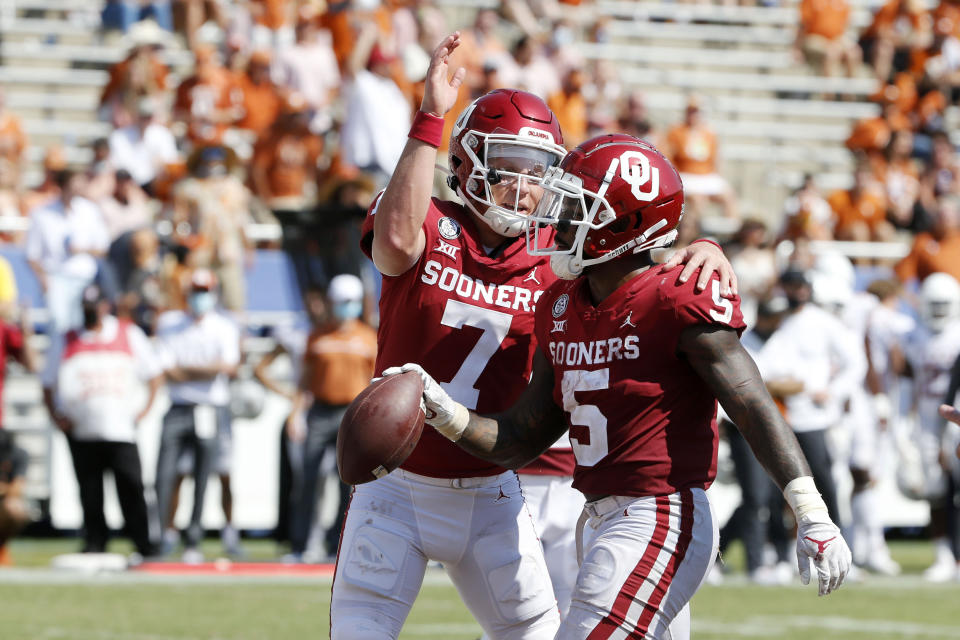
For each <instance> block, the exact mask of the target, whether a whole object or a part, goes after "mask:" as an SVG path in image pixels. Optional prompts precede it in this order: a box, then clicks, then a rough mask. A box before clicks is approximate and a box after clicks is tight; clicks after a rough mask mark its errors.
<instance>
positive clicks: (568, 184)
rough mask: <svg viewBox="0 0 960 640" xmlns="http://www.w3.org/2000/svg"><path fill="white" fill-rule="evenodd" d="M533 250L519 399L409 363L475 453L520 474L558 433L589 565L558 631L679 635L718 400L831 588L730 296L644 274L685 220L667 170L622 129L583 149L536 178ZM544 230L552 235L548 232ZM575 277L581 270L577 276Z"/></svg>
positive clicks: (701, 556) (449, 430) (831, 534)
mask: <svg viewBox="0 0 960 640" xmlns="http://www.w3.org/2000/svg"><path fill="white" fill-rule="evenodd" d="M541 188H542V189H543V190H544V195H543V197H542V198H541V199H540V202H539V205H538V208H537V209H536V210H535V211H534V212H533V214H532V215H531V222H530V224H529V225H528V229H527V246H528V250H529V251H530V252H531V253H532V254H534V255H544V254H548V255H550V256H551V261H550V265H551V267H552V268H553V270H554V271H555V272H556V274H557V275H558V276H559V277H560V278H562V279H561V280H558V281H557V282H555V283H554V284H553V285H552V286H551V287H550V288H549V289H548V290H547V291H546V293H544V295H543V296H542V297H541V298H540V302H539V304H538V305H537V311H536V324H535V327H536V328H535V332H536V338H537V345H538V346H537V350H536V355H535V357H534V363H533V376H532V379H531V382H530V385H529V386H528V388H527V389H526V390H525V391H524V392H523V394H522V395H521V396H520V398H519V400H518V401H517V403H516V404H515V405H514V406H513V407H511V408H510V409H508V410H506V411H503V412H500V413H496V414H493V415H492V416H489V417H483V416H480V415H477V414H476V413H473V412H470V411H468V410H467V409H466V407H464V406H463V405H461V404H459V403H457V402H455V401H454V400H452V399H451V398H450V397H449V396H448V394H447V393H446V392H445V391H444V389H443V388H441V387H440V385H438V384H437V383H436V382H435V381H434V380H433V378H431V377H430V376H429V375H427V373H425V372H424V371H423V369H421V368H420V367H419V366H418V365H404V366H403V367H402V368H391V369H390V370H388V371H386V372H384V373H385V375H391V374H393V373H396V372H398V371H401V370H415V371H417V372H418V373H419V374H420V375H421V377H422V378H423V380H424V402H425V405H426V411H427V415H428V420H427V421H428V422H429V423H430V424H432V425H433V426H434V427H435V428H436V430H437V431H438V432H439V433H441V434H442V435H444V436H445V437H447V438H449V439H450V440H452V441H454V442H457V443H458V444H459V445H460V446H461V447H462V448H463V449H464V450H466V451H469V452H470V453H472V454H473V455H475V456H477V457H479V458H482V459H485V460H489V461H491V462H494V463H496V464H500V465H503V466H505V467H508V468H518V467H521V466H522V465H524V464H526V462H527V461H528V460H530V459H531V458H533V457H535V456H537V455H539V454H540V453H541V452H542V451H543V450H544V449H546V448H547V447H548V446H550V443H552V442H553V441H554V440H556V439H557V438H558V437H560V435H561V434H563V433H564V432H565V431H566V430H567V429H568V427H569V437H570V440H571V442H572V443H573V450H574V453H575V454H576V458H577V466H576V470H575V472H574V487H576V488H578V489H579V490H580V491H582V492H583V493H584V494H585V496H586V500H587V503H586V505H585V507H584V512H583V516H582V517H581V525H582V528H581V530H580V532H579V533H580V534H581V536H582V548H581V550H580V551H581V553H582V556H581V557H582V562H581V567H580V572H579V576H578V578H577V582H576V586H575V588H574V592H573V597H572V602H571V604H570V609H569V612H568V614H567V616H566V617H565V618H564V619H563V622H562V624H561V627H560V630H559V631H558V633H557V635H556V637H557V638H560V639H563V640H583V639H584V638H589V639H591V640H595V639H600V638H670V639H672V640H677V639H678V638H687V637H689V608H688V606H687V603H688V602H689V600H690V598H691V597H692V596H693V594H694V592H695V591H696V590H697V588H698V587H699V585H700V583H701V582H702V581H703V579H704V577H705V576H706V574H707V572H708V570H709V568H710V566H711V565H712V563H713V559H714V556H715V555H716V550H717V537H718V535H717V526H716V523H715V521H714V519H713V515H712V511H711V508H710V504H709V502H708V500H707V497H706V494H705V490H706V489H707V488H708V487H709V486H710V484H711V482H712V481H713V479H714V476H715V473H716V461H717V439H718V438H717V426H716V407H717V400H718V399H719V400H720V402H721V403H722V404H723V407H724V409H725V410H726V411H727V413H728V414H729V415H730V417H731V418H732V419H733V421H734V422H735V423H736V424H737V425H738V426H739V428H740V430H741V431H742V432H743V434H744V437H745V438H746V440H747V441H748V442H749V443H750V446H751V447H752V449H753V451H754V453H755V454H756V456H757V458H758V459H759V460H760V462H761V463H762V464H763V465H764V467H765V468H766V469H767V471H768V473H769V474H770V475H771V477H772V478H773V479H774V480H775V481H776V482H777V484H778V485H779V486H780V487H781V489H783V491H784V495H785V497H786V499H787V500H788V502H789V503H790V505H791V507H792V508H793V510H794V512H795V514H796V516H797V521H798V527H799V529H798V542H797V559H798V563H799V567H800V572H801V579H802V580H803V581H804V582H806V581H808V580H809V576H810V564H809V563H810V561H811V560H813V562H814V565H815V567H816V570H817V573H818V574H819V583H820V585H819V586H820V594H821V595H824V594H827V593H830V592H831V591H833V590H834V589H836V588H837V587H839V586H840V584H841V583H842V582H843V579H844V576H845V575H846V573H847V570H848V568H849V566H850V550H849V549H848V548H847V545H846V543H845V542H844V540H843V538H842V537H841V535H840V530H839V529H838V528H837V527H836V526H835V525H834V524H833V522H831V521H830V518H829V516H828V514H827V509H826V506H825V505H824V503H823V500H822V499H821V498H820V494H819V493H818V492H817V489H816V487H815V486H814V483H813V479H812V478H811V477H810V469H809V467H808V466H807V462H806V460H805V459H804V456H803V453H802V452H801V450H800V448H799V445H798V444H797V440H796V438H795V437H794V435H793V432H792V431H791V429H790V427H788V426H787V425H786V423H784V421H783V419H782V417H781V415H780V412H779V411H778V410H777V407H776V405H775V404H774V402H773V400H772V399H771V398H770V396H769V394H768V393H767V391H766V389H765V387H764V384H763V381H762V380H761V378H760V374H759V373H758V372H757V368H756V366H755V365H754V363H753V361H752V360H751V359H750V356H749V355H747V353H746V351H745V350H744V349H743V347H742V346H741V345H740V341H739V333H740V331H742V330H743V327H744V324H743V318H742V316H741V315H740V309H739V298H735V299H733V300H730V299H726V298H723V297H722V296H721V295H720V286H719V283H718V282H717V281H716V280H713V281H711V286H709V287H707V288H706V290H704V291H702V292H697V291H696V290H695V289H694V287H693V284H692V283H690V282H687V283H683V284H677V282H676V279H675V278H674V277H673V274H671V273H663V272H661V271H660V270H658V269H654V268H651V267H652V263H651V261H650V256H649V251H650V250H651V249H653V248H656V247H660V246H665V245H668V244H669V243H670V242H672V241H673V239H674V237H675V235H676V226H677V224H678V222H679V220H680V217H681V215H682V211H683V188H682V185H681V182H680V177H679V175H678V174H677V172H676V170H675V169H674V168H673V166H671V165H670V163H669V162H668V161H667V159H666V158H664V157H663V156H662V155H661V154H660V153H659V152H658V151H657V150H656V149H654V148H653V147H652V146H650V145H648V144H647V143H645V142H643V141H641V140H639V139H637V138H633V137H631V136H626V135H608V136H601V137H598V138H594V139H592V140H588V141H587V142H584V143H583V144H582V145H580V146H579V147H577V148H576V149H574V150H573V151H571V152H570V153H569V154H568V155H567V156H566V158H565V159H564V161H563V162H562V163H561V164H560V165H559V167H555V168H551V169H550V170H548V171H547V173H546V175H545V176H544V179H543V181H542V184H541ZM546 226H552V227H555V228H556V229H557V231H556V235H555V237H553V236H551V234H549V233H544V232H545V230H546V229H545V227H546ZM581 274H582V275H581Z"/></svg>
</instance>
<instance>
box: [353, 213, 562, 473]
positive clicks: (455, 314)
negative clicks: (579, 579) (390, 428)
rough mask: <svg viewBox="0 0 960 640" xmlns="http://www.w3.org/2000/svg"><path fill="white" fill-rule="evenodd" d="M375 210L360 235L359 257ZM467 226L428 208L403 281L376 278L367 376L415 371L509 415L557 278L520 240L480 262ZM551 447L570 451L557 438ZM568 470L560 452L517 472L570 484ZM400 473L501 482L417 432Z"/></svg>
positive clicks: (491, 469) (480, 463)
mask: <svg viewBox="0 0 960 640" xmlns="http://www.w3.org/2000/svg"><path fill="white" fill-rule="evenodd" d="M376 207H377V202H375V203H374V205H373V207H372V208H371V213H370V215H368V216H367V218H366V220H365V221H364V227H363V237H362V240H361V246H362V248H363V251H364V252H365V253H366V254H367V256H368V257H370V252H371V247H372V242H373V219H374V215H375V214H376ZM474 224H475V223H474V219H473V217H472V214H471V213H469V212H468V211H467V210H466V209H464V208H463V207H462V206H460V205H458V204H456V203H454V202H447V201H443V200H438V199H436V198H434V199H432V200H431V203H430V208H429V210H428V211H427V217H426V220H425V221H424V223H423V231H424V234H425V235H426V245H425V246H424V251H423V255H421V256H420V259H419V260H418V261H417V263H416V264H415V265H413V266H412V267H411V268H410V269H408V270H407V271H406V272H405V273H403V274H401V275H399V276H384V277H383V287H382V290H381V293H380V330H379V332H378V334H377V346H378V352H377V364H376V371H377V375H380V373H381V372H382V371H383V370H384V369H386V368H388V367H393V366H400V365H402V364H404V363H407V362H415V363H417V364H419V365H420V366H422V367H423V368H424V369H425V370H426V371H427V372H428V373H429V374H430V375H431V376H433V377H434V379H436V380H437V381H438V382H439V383H440V384H441V386H442V387H443V388H444V389H445V390H446V391H447V393H449V394H450V396H451V397H452V398H453V399H454V400H457V401H458V402H460V403H462V404H464V405H465V406H467V407H468V408H470V409H475V410H477V411H478V412H480V413H492V412H497V411H503V410H504V409H507V408H508V407H510V406H511V405H512V404H513V403H514V402H515V401H516V399H517V398H518V397H519V395H520V394H521V393H522V392H523V390H524V389H525V388H526V386H527V384H528V382H529V380H530V370H531V366H532V362H533V353H534V348H535V347H534V336H533V323H534V312H535V311H536V305H537V301H538V300H539V299H540V296H541V295H543V292H544V290H546V288H547V287H548V286H549V285H550V284H551V283H552V282H553V281H554V280H555V279H556V277H555V276H554V275H553V272H552V271H551V270H550V266H549V264H547V261H546V260H545V259H544V258H543V257H533V256H530V255H528V254H527V252H526V248H525V243H524V242H523V239H522V238H518V239H517V240H516V241H515V242H513V243H512V244H511V245H510V246H509V247H507V249H506V250H505V251H504V252H503V253H502V255H500V256H498V257H496V258H491V257H488V256H487V254H486V252H485V251H484V249H483V246H482V244H481V243H480V240H479V238H478V236H477V234H476V228H475V226H474ZM559 444H560V445H561V447H562V446H563V445H565V446H567V447H569V442H568V441H567V439H566V436H564V437H563V438H561V440H560V441H559ZM573 466H574V461H573V455H572V453H571V452H570V450H569V448H552V449H550V450H549V451H547V452H546V453H545V454H544V455H543V456H541V458H540V459H539V460H538V461H536V462H534V463H532V464H531V465H529V466H528V467H526V468H524V469H523V472H524V473H543V474H552V475H571V474H572V473H573ZM402 467H403V468H404V469H406V470H408V471H412V472H413V473H419V474H421V475H426V476H432V477H438V478H461V477H462V478H466V477H475V476H488V475H495V474H497V473H501V472H503V469H502V468H501V467H498V466H496V465H493V464H491V463H489V462H486V461H485V460H480V459H479V458H476V457H474V456H471V455H470V454H468V453H467V452H466V451H464V450H463V449H461V448H460V447H458V446H457V445H455V444H454V443H452V442H450V441H449V440H447V439H446V438H444V437H443V436H441V435H440V434H439V433H437V432H436V431H434V430H433V429H424V431H423V435H422V436H421V437H420V442H419V443H418V444H417V446H416V448H415V449H414V450H413V453H411V454H410V457H409V458H407V460H406V462H404V464H403V465H402Z"/></svg>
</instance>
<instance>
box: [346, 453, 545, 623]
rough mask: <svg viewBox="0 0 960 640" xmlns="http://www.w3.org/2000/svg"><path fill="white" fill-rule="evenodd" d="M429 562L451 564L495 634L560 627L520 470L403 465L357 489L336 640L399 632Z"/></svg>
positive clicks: (349, 519) (466, 600)
mask: <svg viewBox="0 0 960 640" xmlns="http://www.w3.org/2000/svg"><path fill="white" fill-rule="evenodd" d="M428 560H436V561H439V562H442V563H443V565H444V568H445V569H446V570H447V573H448V574H449V576H450V578H451V579H452V580H453V583H454V585H456V587H457V590H458V591H459V593H460V597H461V598H463V601H464V603H465V604H466V605H467V608H469V609H470V611H471V613H473V615H474V616H475V617H476V619H477V621H478V622H479V623H480V626H481V627H483V629H484V631H485V632H486V633H487V635H488V636H489V637H490V638H493V639H494V640H542V639H544V638H552V637H553V636H554V634H555V633H556V630H557V628H558V625H559V620H560V615H559V612H558V610H557V602H556V598H555V597H554V594H553V589H552V588H551V586H550V578H549V574H548V573H547V567H546V563H545V562H544V559H543V550H542V549H541V547H540V541H539V540H538V539H537V534H536V531H535V529H534V526H533V520H532V519H531V517H530V512H529V511H528V510H527V506H526V504H525V503H524V500H523V494H522V493H521V491H520V483H519V481H518V480H517V475H516V473H514V472H513V471H508V472H505V473H502V474H500V475H497V476H493V477H489V478H456V479H442V478H428V477H425V476H420V475H417V474H414V473H410V472H408V471H404V470H402V469H398V470H396V471H394V472H393V473H391V474H389V475H388V476H385V477H384V478H381V479H379V480H375V481H373V482H369V483H366V484H361V485H357V486H356V487H355V488H354V492H353V497H352V498H351V501H350V507H349V509H348V511H347V517H346V522H345V524H344V530H343V537H342V540H341V543H340V550H339V553H338V555H337V569H336V573H335V576H334V582H333V596H332V599H331V603H330V625H331V638H332V640H387V639H391V640H392V639H394V638H397V637H398V636H399V635H400V629H401V627H402V626H403V623H404V621H405V620H406V618H407V615H408V614H409V613H410V608H411V607H412V606H413V601H414V600H415V599H416V597H417V593H418V592H419V591H420V585H421V584H422V583H423V576H424V571H425V569H426V565H427V561H428Z"/></svg>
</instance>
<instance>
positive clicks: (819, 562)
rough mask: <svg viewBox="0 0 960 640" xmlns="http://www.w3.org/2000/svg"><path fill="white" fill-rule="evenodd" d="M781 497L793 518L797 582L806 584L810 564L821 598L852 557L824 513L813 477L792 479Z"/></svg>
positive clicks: (834, 585)
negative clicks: (817, 582)
mask: <svg viewBox="0 0 960 640" xmlns="http://www.w3.org/2000/svg"><path fill="white" fill-rule="evenodd" d="M783 495H784V497H785V498H786V499H787V502H789V503H790V506H791V507H792V508H793V512H794V514H795V515H796V517H797V566H798V568H799V569H800V581H801V582H802V583H803V584H809V583H810V561H811V560H812V561H813V566H814V567H816V569H817V576H818V578H819V582H820V595H821V596H825V595H827V594H828V593H830V592H831V591H834V590H835V589H838V588H840V585H841V584H843V579H844V578H846V577H847V572H848V571H849V570H850V563H851V561H852V556H851V554H850V548H849V547H847V543H846V541H845V540H844V539H843V536H841V535H840V529H839V528H838V527H837V525H835V524H833V522H832V521H831V520H830V516H829V514H828V513H827V506H826V505H825V504H824V502H823V499H822V498H821V497H820V493H819V492H818V491H817V488H816V485H815V484H814V482H813V478H811V477H810V476H803V477H800V478H795V479H794V480H792V481H791V482H790V483H789V484H788V485H787V486H786V487H785V488H784V490H783Z"/></svg>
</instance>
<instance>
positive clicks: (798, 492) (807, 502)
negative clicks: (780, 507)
mask: <svg viewBox="0 0 960 640" xmlns="http://www.w3.org/2000/svg"><path fill="white" fill-rule="evenodd" d="M783 497H784V499H786V501H787V503H788V504H789V505H790V508H791V509H793V513H794V515H795V516H796V517H797V521H798V522H799V521H800V520H804V519H806V520H808V521H814V522H819V521H821V520H823V519H824V518H826V520H823V521H825V522H830V515H829V513H828V512H827V505H826V503H825V502H824V501H823V498H821V497H820V492H819V491H817V485H816V484H815V483H814V481H813V478H812V477H810V476H800V477H799V478H794V479H793V480H791V481H790V482H789V483H788V484H787V486H785V487H784V488H783Z"/></svg>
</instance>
